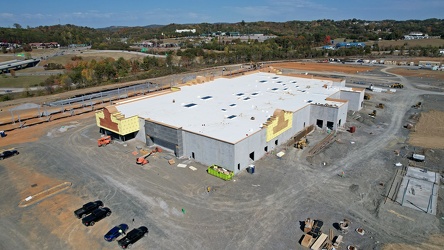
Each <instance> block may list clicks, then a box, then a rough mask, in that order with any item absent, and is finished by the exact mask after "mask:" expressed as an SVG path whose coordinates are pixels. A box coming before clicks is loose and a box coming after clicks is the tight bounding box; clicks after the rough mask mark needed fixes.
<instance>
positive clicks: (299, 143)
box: [294, 138, 308, 149]
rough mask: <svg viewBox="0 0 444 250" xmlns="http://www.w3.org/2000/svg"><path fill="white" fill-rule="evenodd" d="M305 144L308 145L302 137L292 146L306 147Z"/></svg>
mask: <svg viewBox="0 0 444 250" xmlns="http://www.w3.org/2000/svg"><path fill="white" fill-rule="evenodd" d="M307 145H308V140H307V138H302V139H300V140H299V141H297V142H296V143H295V144H294V147H295V148H298V149H304V148H305V147H307Z"/></svg>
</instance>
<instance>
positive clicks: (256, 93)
mask: <svg viewBox="0 0 444 250" xmlns="http://www.w3.org/2000/svg"><path fill="white" fill-rule="evenodd" d="M251 95H254V96H255V95H259V93H258V92H254V93H252V94H251Z"/></svg>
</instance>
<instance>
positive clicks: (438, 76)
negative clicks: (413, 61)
mask: <svg viewBox="0 0 444 250" xmlns="http://www.w3.org/2000/svg"><path fill="white" fill-rule="evenodd" d="M389 72H393V73H395V74H399V75H403V76H407V77H416V78H425V79H429V80H430V79H433V80H438V81H440V82H441V83H443V82H444V72H443V71H436V70H428V69H408V68H393V69H390V71H389Z"/></svg>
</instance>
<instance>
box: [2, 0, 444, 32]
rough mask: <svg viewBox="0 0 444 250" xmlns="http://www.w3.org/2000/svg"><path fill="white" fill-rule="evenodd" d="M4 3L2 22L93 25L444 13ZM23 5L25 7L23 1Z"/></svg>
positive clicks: (310, 4) (339, 2)
mask: <svg viewBox="0 0 444 250" xmlns="http://www.w3.org/2000/svg"><path fill="white" fill-rule="evenodd" d="M19 2H20V4H18V3H17V4H14V3H13V2H8V3H7V4H2V8H1V9H0V27H10V28H13V27H14V24H20V25H21V26H22V27H23V28H26V27H28V26H29V27H37V26H41V25H42V26H46V25H48V26H50V25H57V24H62V25H64V24H73V25H76V26H86V27H91V28H104V27H109V26H132V27H133V26H146V25H151V24H161V25H166V24H171V23H176V24H193V23H204V22H205V23H219V22H227V23H237V22H241V21H242V20H244V21H245V22H247V23H248V22H256V21H272V22H286V21H292V20H298V21H311V20H318V19H332V20H335V21H338V20H346V19H353V18H356V19H361V20H368V21H378V20H384V19H392V20H409V19H419V20H424V19H428V18H439V19H443V18H444V11H443V10H444V1H443V0H427V1H423V0H403V1H401V0H365V1H362V0H347V1H344V0H223V1H214V0H188V1H187V0H156V1H152V0H145V1H143V0H126V1H122V0H120V1H116V0H107V1H103V0H88V1H86V0H72V1H54V0H52V1H47V0H38V1H36V0H21V1H19ZM18 6H20V7H18Z"/></svg>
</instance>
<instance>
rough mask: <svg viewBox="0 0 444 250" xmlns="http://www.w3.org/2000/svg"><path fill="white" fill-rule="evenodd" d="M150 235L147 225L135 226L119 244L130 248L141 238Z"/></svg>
mask: <svg viewBox="0 0 444 250" xmlns="http://www.w3.org/2000/svg"><path fill="white" fill-rule="evenodd" d="M147 235H148V228H147V227H143V226H142V227H139V228H134V229H133V230H131V231H130V232H129V233H127V234H126V236H125V237H123V238H122V239H120V240H119V241H117V244H119V246H121V247H122V248H123V249H125V248H130V247H131V246H132V245H133V244H134V243H136V242H137V241H138V240H140V238H142V237H144V236H147Z"/></svg>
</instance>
